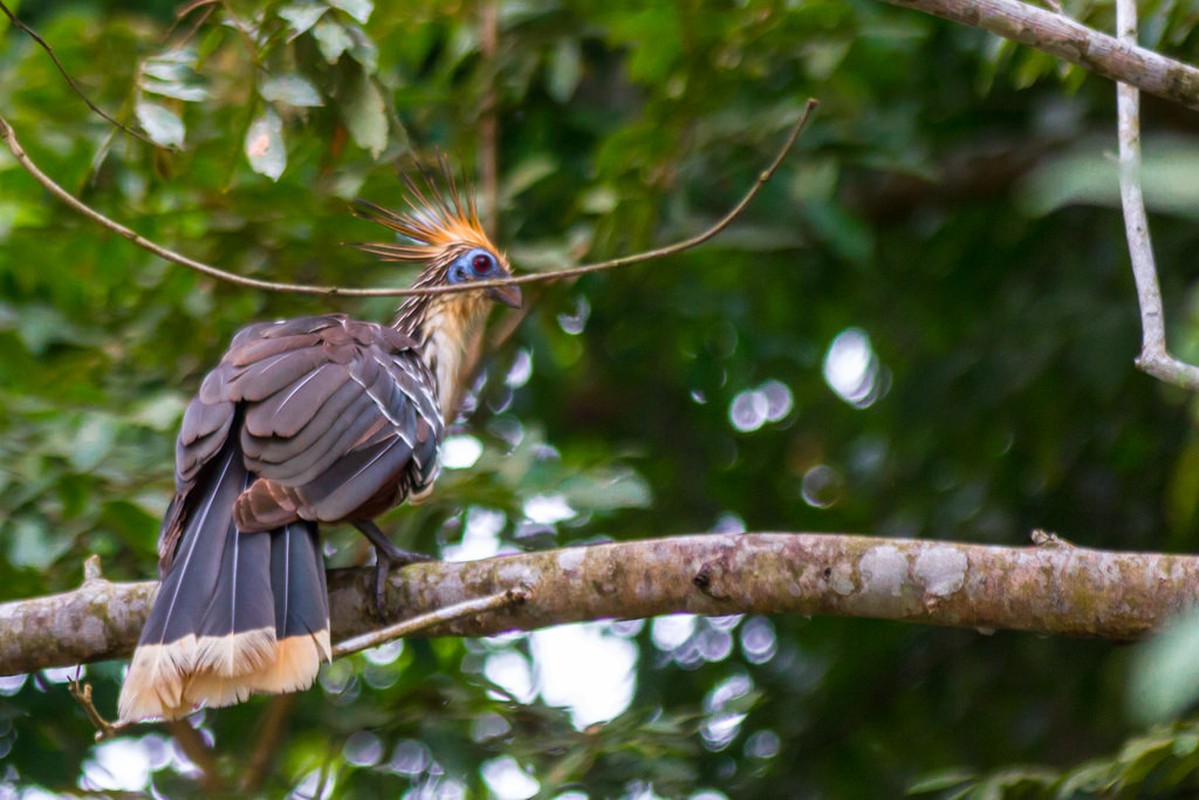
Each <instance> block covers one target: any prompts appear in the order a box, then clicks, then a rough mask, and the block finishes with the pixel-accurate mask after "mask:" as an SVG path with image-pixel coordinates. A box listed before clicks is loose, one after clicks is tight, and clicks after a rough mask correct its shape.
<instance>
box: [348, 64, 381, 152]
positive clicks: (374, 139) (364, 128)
mask: <svg viewBox="0 0 1199 800" xmlns="http://www.w3.org/2000/svg"><path fill="white" fill-rule="evenodd" d="M343 116H344V118H345V121H346V127H347V128H349V129H350V136H351V137H352V138H353V139H354V143H355V144H357V145H358V146H359V147H361V148H363V149H364V150H368V151H370V154H371V155H372V156H374V157H375V158H378V157H379V155H380V154H381V153H382V152H383V149H384V148H385V147H387V111H386V109H385V108H384V105H383V94H382V93H381V92H380V91H379V87H378V86H377V85H376V84H375V82H374V81H373V80H371V78H370V76H369V75H367V74H366V73H365V72H364V73H361V74H360V75H359V79H358V81H357V83H356V85H355V86H354V90H353V91H352V92H351V94H350V96H349V98H348V99H347V100H346V103H345V105H344V112H343Z"/></svg>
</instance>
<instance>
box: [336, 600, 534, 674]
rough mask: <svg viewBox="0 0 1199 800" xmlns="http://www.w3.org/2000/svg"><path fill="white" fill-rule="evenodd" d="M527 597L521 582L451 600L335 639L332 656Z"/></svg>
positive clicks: (518, 602)
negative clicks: (372, 629)
mask: <svg viewBox="0 0 1199 800" xmlns="http://www.w3.org/2000/svg"><path fill="white" fill-rule="evenodd" d="M528 598H529V590H528V589H527V588H526V587H524V586H520V587H517V588H513V589H508V590H506V591H503V592H499V593H498V594H490V595H487V596H486V597H480V598H478V599H477V600H463V601H462V602H461V603H454V604H453V605H449V606H446V607H445V608H439V609H436V610H434V611H429V612H426V613H424V614H417V615H416V616H415V617H410V618H408V619H406V620H404V621H403V622H397V623H396V624H394V625H388V626H387V627H386V628H379V629H378V630H374V631H369V632H367V633H364V634H361V635H359V636H354V637H352V638H350V639H346V640H345V641H344V642H338V643H337V644H335V645H333V657H334V658H343V657H344V656H348V655H353V654H354V653H358V652H361V651H363V650H367V649H369V648H371V647H378V646H379V645H381V644H386V643H387V642H390V641H392V640H393V639H400V638H402V637H404V636H411V635H412V634H414V633H419V632H421V631H424V630H427V629H429V628H433V627H436V626H438V625H448V624H449V623H451V622H457V621H458V620H460V619H462V618H463V617H469V616H471V615H472V614H482V613H483V612H485V611H495V610H496V609H499V608H507V607H509V606H514V605H519V604H520V603H523V602H525V600H527V599H528Z"/></svg>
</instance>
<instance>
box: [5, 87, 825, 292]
mask: <svg viewBox="0 0 1199 800" xmlns="http://www.w3.org/2000/svg"><path fill="white" fill-rule="evenodd" d="M817 105H819V102H818V101H816V100H808V102H807V105H806V106H805V107H804V112H803V115H802V116H801V117H800V119H799V122H797V123H796V124H795V127H794V128H792V129H791V133H790V134H789V135H788V136H787V140H786V141H785V142H784V143H783V146H782V148H781V149H780V150H779V152H778V155H776V156H775V157H774V160H773V161H772V162H770V165H769V166H767V167H766V169H764V170H762V171H761V172H760V173H758V179H757V180H756V181H755V182H754V184H753V186H752V187H750V189H749V191H748V192H746V193H745V196H743V197H742V198H741V200H740V201H739V202H738V203H737V204H736V205H735V206H733V208H732V209H731V210H730V211H729V212H728V213H727V214H725V215H724V216H723V217H721V218H720V220H718V221H717V222H716V223H715V224H714V225H712V226H711V227H710V228H708V229H707V230H705V231H703V232H702V233H699V234H697V235H696V236H692V237H691V238H689V239H684V240H683V241H681V242H675V243H674V244H670V245H666V246H665V247H659V248H656V249H654V250H649V251H647V252H644V253H637V254H635V255H631V256H622V257H620V258H614V259H611V260H608V261H600V262H598V263H595V264H582V265H580V266H577V267H568V268H566V269H559V270H553V271H550V272H535V273H530V274H527V275H518V276H516V277H512V278H503V279H500V280H490V281H471V282H470V283H469V284H454V285H449V286H429V287H424V288H419V289H413V288H408V289H349V288H344V287H341V286H310V285H305V284H295V283H277V282H275V281H264V280H259V279H257V278H247V277H244V276H241V275H235V274H234V273H232V272H226V271H225V270H223V269H219V268H217V267H214V266H212V265H210V264H205V263H203V262H202V261H196V260H195V259H194V258H188V257H187V256H185V255H182V254H180V253H176V252H175V251H174V250H170V249H168V248H166V247H163V246H162V245H160V244H156V243H155V242H152V241H150V240H149V239H147V238H146V237H144V236H142V235H141V234H139V233H137V232H136V231H134V230H131V229H130V228H127V227H125V226H124V225H122V224H120V223H119V222H115V221H113V220H111V219H109V218H108V217H106V216H104V215H103V214H101V213H100V212H99V211H96V210H95V209H93V208H92V207H91V206H88V205H87V204H85V203H83V202H82V201H81V200H79V199H78V198H76V197H75V196H74V195H72V194H71V193H70V192H68V191H67V190H66V189H63V188H62V187H61V186H59V185H58V184H57V183H55V182H54V180H53V179H52V178H50V177H49V176H48V175H46V174H45V173H44V172H42V171H41V170H40V169H38V167H37V165H36V164H34V163H33V161H32V160H31V159H30V158H29V155H28V154H27V153H26V152H25V150H24V148H22V147H21V143H20V142H19V141H17V136H16V133H15V132H14V131H13V129H12V126H11V125H10V124H9V123H8V121H7V120H5V119H4V118H3V117H0V141H2V142H3V143H4V145H5V146H6V147H7V148H8V149H9V151H10V152H11V153H12V154H13V157H14V158H16V160H17V163H19V164H20V165H21V166H22V167H23V168H24V169H25V171H26V172H28V173H29V174H30V175H32V176H33V178H34V179H35V180H36V181H37V182H38V183H40V184H41V185H42V186H44V187H45V188H46V189H47V191H49V192H50V193H51V194H53V195H54V196H55V197H57V198H58V199H59V200H61V201H62V202H64V203H66V204H67V205H68V206H70V207H71V208H72V209H74V210H75V211H77V212H79V213H80V214H82V215H84V216H85V217H87V218H88V219H91V220H92V221H94V222H97V223H99V224H100V225H101V226H102V227H104V228H107V229H108V230H110V231H112V232H114V233H116V234H118V235H120V236H123V237H124V238H126V239H128V240H129V241H131V242H133V243H134V244H136V245H137V246H138V247H141V248H143V249H145V250H148V251H150V252H151V253H153V254H154V255H156V256H158V257H159V258H162V259H165V260H167V261H170V262H173V263H175V264H179V265H181V266H184V267H187V268H188V269H192V270H195V271H196V272H200V273H203V274H204V275H208V276H209V277H211V278H217V279H218V280H222V281H227V282H229V283H234V284H237V285H238V286H245V287H248V288H251V289H264V290H267V291H273V292H294V293H297V294H317V295H330V296H332V295H337V296H341V297H411V296H413V295H433V294H452V293H454V292H462V291H472V290H476V289H490V288H492V287H496V286H509V285H513V284H522V283H540V282H542V281H552V280H557V279H559V278H572V277H575V276H578V275H586V274H588V273H592V272H601V271H604V270H610V269H617V268H619V267H626V266H629V265H631V264H639V263H641V262H644V261H653V260H656V259H659V258H665V257H666V256H672V255H674V254H676V253H681V252H683V251H684V250H690V249H691V248H693V247H696V246H698V245H701V244H703V243H704V242H706V241H708V240H709V239H711V238H712V237H714V236H716V235H717V234H719V233H720V232H721V231H723V230H724V229H725V228H727V227H728V226H729V225H730V224H732V222H733V221H734V220H735V219H736V218H737V217H738V216H740V215H741V212H743V211H744V210H745V208H746V206H748V205H749V204H750V202H751V201H752V200H753V199H754V198H755V197H757V195H758V193H759V192H760V191H761V190H762V187H763V186H765V185H766V183H767V182H768V181H769V180H770V179H771V178H772V177H773V176H774V173H775V172H776V171H778V168H779V166H780V165H781V164H782V163H783V159H785V158H786V157H787V154H788V153H790V152H791V149H792V148H793V147H794V146H795V142H796V141H797V140H798V139H799V135H800V134H801V133H803V129H804V127H806V125H807V123H808V119H809V118H810V117H811V115H812V112H813V111H814V110H815V108H816V106H817Z"/></svg>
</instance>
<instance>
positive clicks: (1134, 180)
mask: <svg viewBox="0 0 1199 800" xmlns="http://www.w3.org/2000/svg"><path fill="white" fill-rule="evenodd" d="M1116 33H1117V34H1118V35H1119V37H1120V41H1121V42H1122V43H1124V44H1126V45H1129V46H1133V45H1135V44H1136V41H1137V6H1136V0H1116ZM1140 105H1141V93H1140V92H1139V91H1138V90H1137V88H1136V87H1135V86H1129V85H1128V84H1127V83H1118V84H1116V107H1117V115H1118V118H1119V123H1118V125H1119V134H1120V204H1121V206H1122V207H1123V209H1124V230H1125V232H1126V234H1127V237H1128V253H1129V256H1130V258H1131V260H1132V274H1133V278H1135V280H1136V285H1137V300H1138V302H1139V303H1140V306H1141V354H1140V356H1138V357H1137V362H1136V363H1137V367H1139V368H1140V369H1142V370H1144V371H1145V372H1147V373H1148V374H1150V375H1152V376H1153V377H1155V378H1157V379H1158V380H1162V381H1165V382H1166V383H1172V384H1174V385H1176V386H1181V387H1183V388H1184V389H1190V390H1192V391H1195V390H1199V368H1197V367H1194V366H1192V365H1190V364H1187V363H1185V362H1182V361H1179V360H1178V359H1176V358H1174V357H1173V356H1171V355H1170V353H1169V351H1168V350H1167V349H1166V319H1165V312H1164V311H1163V309H1162V291H1161V287H1160V286H1159V285H1158V280H1157V265H1156V264H1155V262H1154V258H1153V244H1152V242H1151V241H1150V238H1149V217H1148V215H1147V214H1146V213H1145V197H1144V194H1143V193H1142V192H1141V109H1140Z"/></svg>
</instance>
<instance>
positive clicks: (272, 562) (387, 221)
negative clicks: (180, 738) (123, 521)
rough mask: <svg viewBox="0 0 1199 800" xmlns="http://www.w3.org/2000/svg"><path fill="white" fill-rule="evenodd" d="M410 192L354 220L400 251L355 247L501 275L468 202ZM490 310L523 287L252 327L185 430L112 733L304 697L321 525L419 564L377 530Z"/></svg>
mask: <svg viewBox="0 0 1199 800" xmlns="http://www.w3.org/2000/svg"><path fill="white" fill-rule="evenodd" d="M443 171H444V172H445V178H446V180H445V181H444V183H445V185H444V186H439V185H438V181H437V180H435V179H433V178H431V177H429V176H428V175H426V176H425V180H424V185H423V186H422V185H421V184H419V183H418V182H417V181H415V180H413V179H411V178H405V183H406V186H407V189H408V193H409V194H408V205H409V208H408V209H407V210H405V211H403V212H401V213H393V212H391V211H387V210H385V209H382V208H379V207H378V206H375V205H373V204H369V203H362V204H360V206H359V207H358V209H357V211H358V213H359V214H360V215H361V216H365V217H367V218H370V219H373V220H375V221H377V222H379V223H382V224H383V225H385V226H386V227H388V228H390V229H391V230H393V231H396V232H398V233H399V234H401V235H403V236H404V237H407V239H408V240H410V241H409V243H405V244H367V245H362V246H361V247H362V249H364V250H366V251H367V252H370V253H373V254H375V255H377V256H380V257H381V258H383V259H384V260H388V261H402V262H415V263H419V264H421V265H423V267H424V269H423V270H422V271H421V273H420V275H419V277H418V278H417V280H416V281H415V283H414V286H419V287H428V286H442V285H446V284H464V283H466V284H469V283H470V282H471V281H474V280H483V279H492V278H503V277H507V276H509V275H510V274H511V273H510V268H509V266H508V263H507V261H506V259H505V257H504V255H503V254H502V253H500V252H499V251H498V250H497V249H496V247H495V246H494V245H493V244H492V243H491V241H490V240H489V239H488V238H487V235H486V234H485V233H484V232H483V230H482V227H481V226H480V224H479V219H478V215H477V213H476V210H475V203H474V199H473V196H472V195H471V194H470V191H469V189H468V188H466V187H463V188H461V189H460V188H459V187H458V186H457V184H456V182H455V180H454V178H453V176H452V173H450V171H449V169H448V168H447V167H446V165H445V164H444V162H443ZM489 299H491V300H498V301H499V302H501V303H504V304H505V305H509V306H513V307H516V306H519V305H520V304H521V293H520V290H519V289H518V288H517V287H515V286H511V285H510V286H503V287H493V288H490V289H485V290H484V289H479V290H474V291H464V292H457V293H448V294H440V295H423V296H419V295H418V296H413V297H410V298H409V299H408V300H407V301H406V302H404V304H403V305H402V306H401V307H400V309H399V312H398V314H397V316H396V319H395V322H394V323H393V324H392V325H391V326H390V327H387V326H385V325H378V324H376V323H373V322H360V321H358V320H352V319H348V318H346V317H345V316H344V315H341V314H329V315H325V316H316V317H302V318H300V319H289V320H280V321H277V322H260V323H256V324H253V325H250V326H249V327H247V328H243V329H242V330H241V331H240V332H238V333H237V335H236V336H234V338H233V343H232V345H230V347H229V351H228V352H227V353H226V354H225V356H224V358H222V359H221V362H220V364H219V365H217V367H216V368H215V369H214V370H212V371H211V372H209V373H208V375H207V376H206V377H205V378H204V381H203V383H202V384H201V386H200V391H199V394H197V395H196V397H195V398H194V399H193V400H192V401H191V404H190V405H189V406H188V407H187V411H186V412H185V413H184V415H183V424H182V426H181V429H180V431H179V438H178V441H177V444H176V452H175V497H174V500H173V501H172V502H171V504H170V506H169V508H168V509H167V512H166V515H165V518H164V519H163V522H162V528H161V532H160V538H159V556H160V564H159V567H160V572H161V575H162V583H161V586H160V588H159V591H158V595H157V597H156V599H155V601H154V606H153V609H152V610H151V612H150V616H149V618H148V619H147V621H146V625H145V628H144V629H143V631H142V635H141V640H140V641H139V642H138V646H137V650H136V651H135V652H134V654H133V660H132V663H131V664H130V667H129V674H128V676H127V677H126V679H125V684H124V686H123V687H122V689H121V697H120V703H119V705H120V717H121V719H122V720H137V719H144V718H147V717H165V718H168V719H170V718H177V717H180V716H183V715H185V714H187V713H189V712H190V711H192V710H193V709H195V708H196V707H198V706H201V705H208V706H224V705H232V704H233V703H237V702H240V701H241V700H243V699H245V698H246V697H247V696H248V695H250V694H251V693H254V692H276V693H278V692H290V691H296V690H299V689H303V688H306V687H307V686H309V685H311V684H312V681H313V679H314V678H315V677H316V673H317V670H318V668H319V667H320V664H321V662H322V661H324V660H328V659H329V658H330V654H331V649H330V640H329V601H328V596H327V593H326V588H325V568H324V561H323V558H322V555H321V546H320V536H319V533H318V530H317V525H318V523H322V522H349V523H351V524H353V525H354V526H355V527H357V528H358V529H359V530H360V531H362V533H364V534H365V535H366V536H367V537H368V539H369V540H370V542H371V543H372V544H373V545H374V547H375V552H376V576H375V577H376V580H375V593H376V597H375V601H376V605H377V607H379V608H380V609H381V598H382V589H383V584H384V579H385V578H386V575H387V570H388V567H389V566H391V565H399V564H405V563H410V562H412V561H416V560H424V557H423V556H419V555H416V554H412V553H407V552H405V551H403V550H400V549H399V548H397V547H396V546H395V545H393V544H392V543H391V542H390V540H388V539H387V537H386V536H385V535H384V534H383V533H382V532H381V531H380V530H379V529H378V528H377V527H376V526H375V524H374V523H373V522H372V521H371V519H372V518H373V517H375V516H376V515H378V514H380V513H382V512H383V511H385V510H387V509H388V508H390V507H392V506H394V505H396V504H398V503H400V502H403V501H404V500H405V499H407V498H410V497H414V496H416V495H419V494H420V493H422V492H424V491H426V490H428V489H429V488H430V486H431V484H432V482H433V480H434V478H435V477H436V475H437V454H438V445H439V443H440V442H441V439H442V437H443V432H444V430H445V424H446V422H447V421H449V419H450V418H451V417H452V415H453V414H454V413H455V405H456V403H457V398H458V395H459V390H460V383H461V380H462V376H461V375H460V371H461V368H462V361H463V356H464V349H465V347H466V346H467V342H468V340H469V337H470V336H471V335H472V331H473V330H474V329H475V328H476V327H477V326H478V325H480V324H481V323H482V321H483V318H484V316H485V314H486V311H487V309H488V308H489V303H488V302H487V301H488V300H489Z"/></svg>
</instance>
